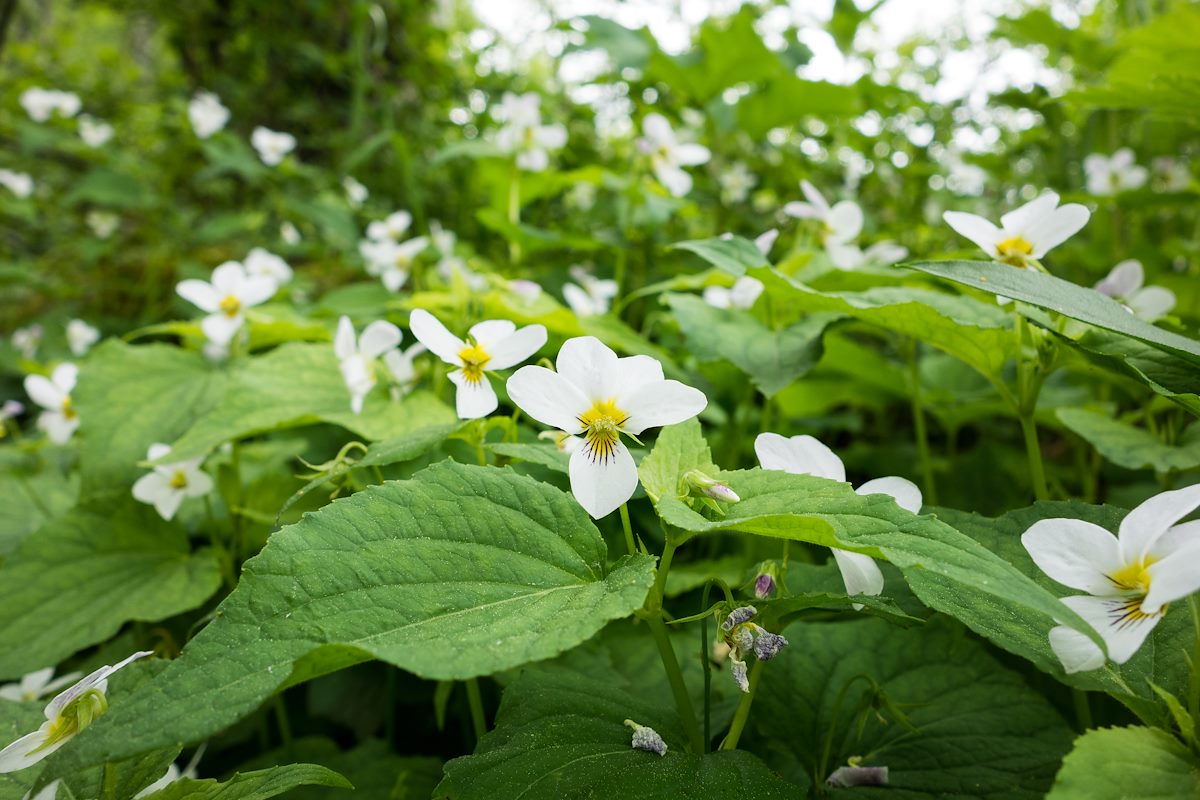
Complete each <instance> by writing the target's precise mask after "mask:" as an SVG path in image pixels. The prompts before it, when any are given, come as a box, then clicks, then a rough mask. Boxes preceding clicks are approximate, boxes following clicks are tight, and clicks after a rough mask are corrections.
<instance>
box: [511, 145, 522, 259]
mask: <svg viewBox="0 0 1200 800" xmlns="http://www.w3.org/2000/svg"><path fill="white" fill-rule="evenodd" d="M508 221H509V223H510V224H511V225H512V226H513V227H514V228H515V227H516V226H517V225H520V224H521V170H520V169H519V168H518V167H517V163H516V162H515V161H514V162H513V168H512V180H511V182H510V183H509V185H508ZM508 260H509V262H511V266H516V264H517V263H518V262H519V261H520V260H521V245H520V244H518V243H517V242H516V241H515V240H513V239H509V240H508Z"/></svg>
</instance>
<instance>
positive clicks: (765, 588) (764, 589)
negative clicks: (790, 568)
mask: <svg viewBox="0 0 1200 800" xmlns="http://www.w3.org/2000/svg"><path fill="white" fill-rule="evenodd" d="M773 594H775V577H774V576H773V575H770V574H768V573H766V572H764V573H763V574H762V575H759V576H758V577H757V578H755V579H754V596H755V597H757V598H758V599H759V600H766V599H767V598H768V597H770V596H771V595H773Z"/></svg>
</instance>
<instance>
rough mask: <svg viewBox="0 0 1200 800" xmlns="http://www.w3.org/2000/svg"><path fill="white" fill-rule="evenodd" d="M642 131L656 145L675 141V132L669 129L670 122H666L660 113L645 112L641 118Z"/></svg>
mask: <svg viewBox="0 0 1200 800" xmlns="http://www.w3.org/2000/svg"><path fill="white" fill-rule="evenodd" d="M642 133H643V134H645V135H646V137H647V138H649V139H652V140H653V141H654V143H655V144H656V145H668V146H669V145H673V144H674V143H675V132H674V131H673V130H671V123H669V122H667V118H666V117H664V116H663V115H662V114H657V113H651V114H647V115H646V117H645V119H643V120H642Z"/></svg>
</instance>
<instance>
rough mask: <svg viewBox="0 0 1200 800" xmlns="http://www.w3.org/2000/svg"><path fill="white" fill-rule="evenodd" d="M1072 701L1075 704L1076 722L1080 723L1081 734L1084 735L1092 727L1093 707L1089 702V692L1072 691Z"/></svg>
mask: <svg viewBox="0 0 1200 800" xmlns="http://www.w3.org/2000/svg"><path fill="white" fill-rule="evenodd" d="M1071 699H1072V700H1073V701H1074V702H1075V721H1076V722H1078V723H1079V732H1080V733H1084V732H1086V731H1087V730H1088V729H1089V728H1091V727H1092V706H1091V704H1090V703H1089V702H1088V696H1087V692H1085V691H1083V690H1082V689H1072V690H1071Z"/></svg>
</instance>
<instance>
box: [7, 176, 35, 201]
mask: <svg viewBox="0 0 1200 800" xmlns="http://www.w3.org/2000/svg"><path fill="white" fill-rule="evenodd" d="M0 186H3V187H4V188H6V189H8V190H9V191H10V192H12V193H13V194H15V195H16V196H17V197H20V198H22V199H24V198H26V197H29V195H31V194H33V176H31V175H30V174H29V173H27V172H14V171H13V170H11V169H0Z"/></svg>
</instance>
